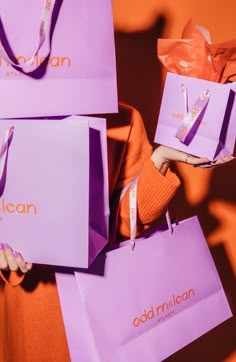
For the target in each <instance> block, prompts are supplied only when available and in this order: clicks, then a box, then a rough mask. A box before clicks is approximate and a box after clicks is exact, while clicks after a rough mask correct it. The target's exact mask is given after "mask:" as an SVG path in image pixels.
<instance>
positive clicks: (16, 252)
mask: <svg viewBox="0 0 236 362" xmlns="http://www.w3.org/2000/svg"><path fill="white" fill-rule="evenodd" d="M12 255H13V256H14V257H15V258H17V257H18V256H19V255H20V253H18V251H15V250H13V252H12Z"/></svg>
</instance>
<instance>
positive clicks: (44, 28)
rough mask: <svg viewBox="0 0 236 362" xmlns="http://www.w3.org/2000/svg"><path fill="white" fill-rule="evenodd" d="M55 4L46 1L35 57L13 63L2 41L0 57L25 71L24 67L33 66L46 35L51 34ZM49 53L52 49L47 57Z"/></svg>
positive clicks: (52, 0) (51, 1)
mask: <svg viewBox="0 0 236 362" xmlns="http://www.w3.org/2000/svg"><path fill="white" fill-rule="evenodd" d="M55 2H56V0H45V2H44V5H43V11H42V15H41V20H40V26H39V44H38V46H37V49H36V51H35V53H34V55H33V56H31V57H30V58H29V59H28V60H27V61H26V62H24V61H23V62H22V63H18V62H15V61H13V60H12V59H11V58H10V57H9V55H8V54H7V51H6V49H5V48H4V46H3V44H2V42H1V40H0V56H1V57H2V58H3V59H4V60H5V61H6V62H7V63H9V64H11V65H13V66H15V67H18V68H21V69H23V68H24V67H29V66H32V65H33V63H34V60H35V58H36V56H37V55H38V53H39V50H40V49H41V48H42V46H43V44H44V42H45V39H46V35H48V34H49V29H50V25H51V20H52V13H53V9H54V6H55ZM49 53H50V48H49V50H48V53H47V56H48V54H49ZM36 68H37V67H36ZM36 68H34V69H36ZM30 72H32V67H31V68H30V70H29V71H28V73H30Z"/></svg>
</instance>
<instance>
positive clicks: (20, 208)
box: [0, 198, 38, 220]
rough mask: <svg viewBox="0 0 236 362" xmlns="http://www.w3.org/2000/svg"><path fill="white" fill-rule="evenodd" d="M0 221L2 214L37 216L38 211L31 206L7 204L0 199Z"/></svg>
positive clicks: (30, 204)
mask: <svg viewBox="0 0 236 362" xmlns="http://www.w3.org/2000/svg"><path fill="white" fill-rule="evenodd" d="M0 213H1V215H0V220H3V215H4V214H20V215H37V214H38V209H37V207H36V206H35V205H34V204H32V203H29V204H26V203H13V202H7V201H6V200H5V199H4V198H1V199H0Z"/></svg>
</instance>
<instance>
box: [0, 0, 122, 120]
mask: <svg viewBox="0 0 236 362" xmlns="http://www.w3.org/2000/svg"><path fill="white" fill-rule="evenodd" d="M116 88H117V85H116V65H115V48H114V31H113V18H112V6H111V0H101V1H96V0H35V1H31V0H21V1H13V2H11V1H5V0H0V94H1V104H2V107H1V109H0V117H1V118H6V117H7V118H18V117H40V116H58V115H59V116H61V115H71V114H98V113H113V112H116V111H117V107H118V106H117V89H116Z"/></svg>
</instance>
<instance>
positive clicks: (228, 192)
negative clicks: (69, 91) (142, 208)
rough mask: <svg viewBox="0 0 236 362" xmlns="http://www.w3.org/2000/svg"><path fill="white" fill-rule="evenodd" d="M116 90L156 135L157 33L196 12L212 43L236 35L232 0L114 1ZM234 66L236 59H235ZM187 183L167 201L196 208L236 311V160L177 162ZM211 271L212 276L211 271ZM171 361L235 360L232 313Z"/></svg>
mask: <svg viewBox="0 0 236 362" xmlns="http://www.w3.org/2000/svg"><path fill="white" fill-rule="evenodd" d="M113 13H114V24H115V34H116V35H115V39H116V51H117V77H118V93H119V99H120V100H121V101H124V102H127V103H130V104H131V105H133V106H135V107H136V108H137V109H138V110H139V111H140V112H141V114H142V116H143V118H144V121H145V125H146V129H147V132H148V136H149V139H150V141H151V142H152V140H153V137H154V132H155V128H156V124H157V117H158V112H159V107H160V101H161V92H162V89H163V84H164V69H163V68H162V66H161V65H160V63H159V62H158V60H157V57H156V51H157V49H156V40H157V38H180V37H181V33H182V30H183V27H184V25H185V24H186V23H187V21H188V20H189V19H190V18H192V20H193V22H194V23H195V24H199V25H202V26H204V27H205V28H207V29H208V30H209V31H210V33H211V36H212V42H214V43H218V42H223V41H226V40H230V39H232V38H236V2H235V0H227V1H224V2H223V1H213V0H207V1H203V0H162V1H160V0H113ZM235 69H236V64H235ZM175 168H176V172H177V173H178V174H179V176H180V178H181V179H182V186H181V189H180V190H179V192H178V193H177V195H176V197H175V198H174V200H173V201H172V203H171V205H170V210H171V214H172V215H174V216H176V215H177V216H179V218H180V219H182V218H186V217H189V216H192V215H195V214H197V215H198V217H199V219H200V222H201V225H202V227H203V230H204V233H205V235H206V237H207V240H208V243H209V246H210V248H211V252H212V255H213V258H214V260H215V263H216V266H217V269H218V271H219V274H220V277H221V279H222V282H223V285H224V288H225V291H226V294H227V296H228V299H229V302H230V305H231V307H232V310H233V312H234V313H235V312H236V280H235V275H236V181H235V180H236V161H232V162H230V163H229V164H226V165H223V166H221V167H219V168H217V169H214V170H199V169H195V168H193V167H191V166H189V165H185V164H178V165H175ZM206 277H207V276H206ZM168 361H169V362H178V361H179V362H189V361H191V362H195V361H196V362H200V361H207V362H222V361H224V362H236V319H235V317H234V318H231V319H230V320H229V321H227V322H225V323H223V324H222V325H221V326H219V327H217V328H215V329H214V330H213V331H211V332H209V333H208V334H206V335H204V336H203V337H202V338H200V339H198V340H197V341H196V342H193V343H192V344H191V345H189V346H187V347H186V348H184V349H183V350H181V351H179V352H178V353H176V354H175V355H173V356H172V357H170V358H168Z"/></svg>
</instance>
